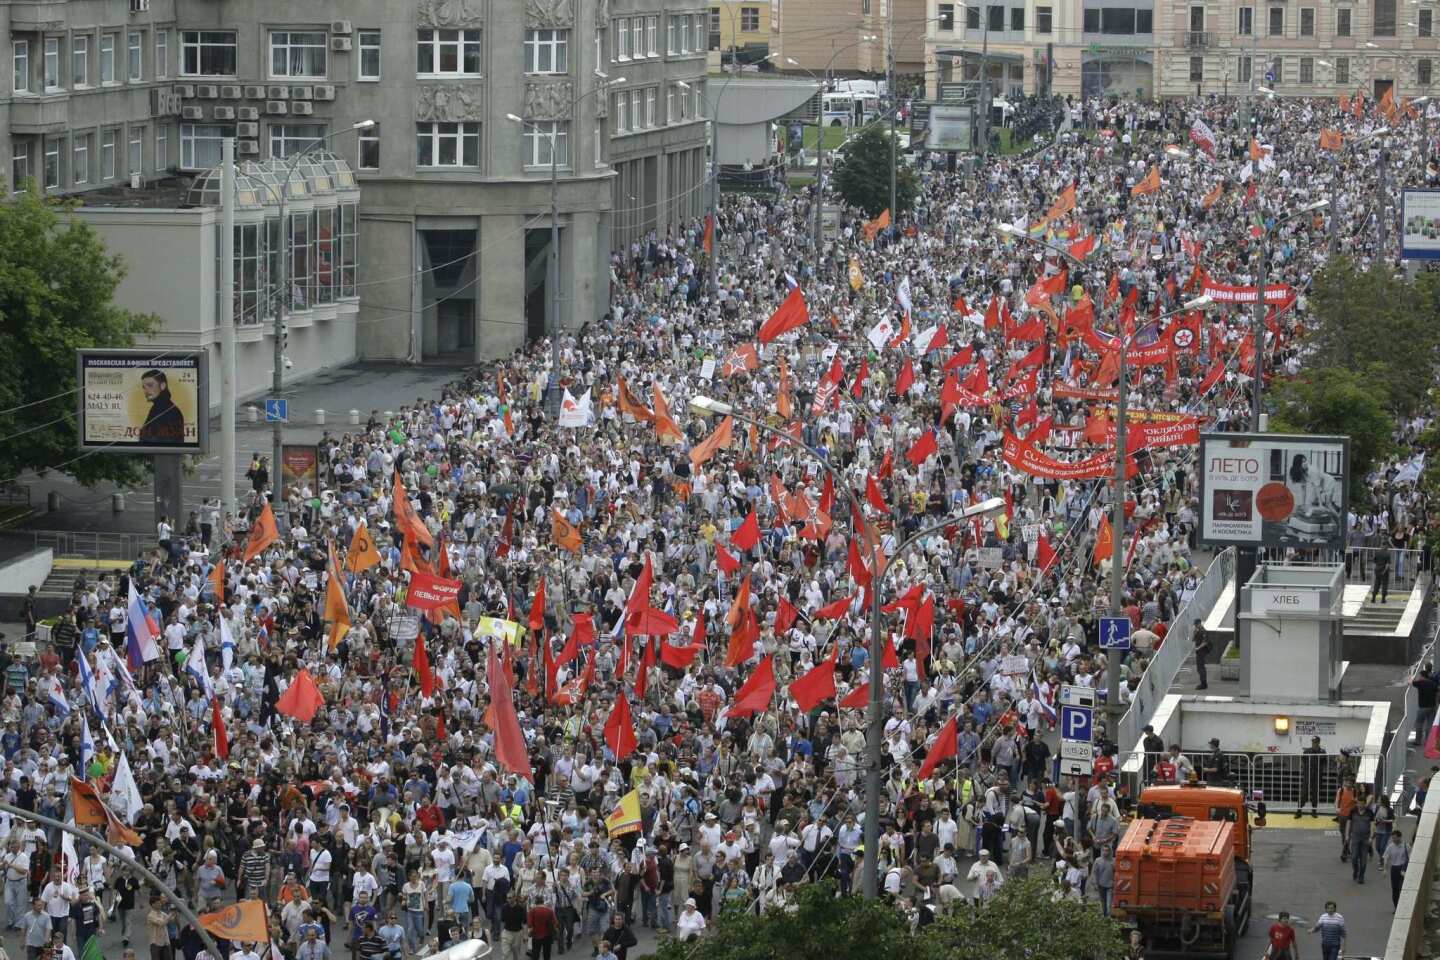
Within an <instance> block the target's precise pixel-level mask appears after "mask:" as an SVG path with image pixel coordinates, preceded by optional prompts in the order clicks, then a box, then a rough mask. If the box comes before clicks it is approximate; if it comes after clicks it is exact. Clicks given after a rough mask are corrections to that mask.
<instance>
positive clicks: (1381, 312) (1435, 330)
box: [1305, 257, 1440, 415]
mask: <svg viewBox="0 0 1440 960" xmlns="http://www.w3.org/2000/svg"><path fill="white" fill-rule="evenodd" d="M1311 300H1312V307H1313V311H1312V314H1311V319H1310V321H1309V322H1310V323H1311V329H1310V330H1309V333H1308V335H1307V338H1306V342H1307V344H1308V346H1309V347H1310V348H1311V350H1312V351H1313V353H1312V355H1310V356H1308V357H1307V358H1306V361H1305V365H1306V366H1307V367H1309V368H1312V369H1322V370H1323V369H1330V368H1338V369H1342V370H1348V371H1350V372H1351V373H1353V374H1355V375H1356V377H1357V378H1359V379H1361V380H1363V381H1364V382H1365V383H1366V384H1367V385H1368V386H1369V388H1370V389H1371V390H1373V391H1374V392H1375V393H1376V394H1377V395H1379V396H1380V398H1381V402H1382V403H1384V404H1386V405H1387V406H1389V407H1390V408H1391V409H1392V410H1393V411H1394V412H1396V413H1397V414H1400V415H1404V414H1407V413H1413V412H1414V411H1416V410H1418V409H1420V408H1421V406H1422V405H1424V403H1425V400H1426V391H1427V390H1428V389H1429V387H1430V384H1431V383H1432V382H1433V381H1434V371H1435V361H1436V356H1437V348H1440V278H1437V277H1436V276H1435V275H1434V274H1430V273H1425V274H1421V275H1419V276H1418V277H1416V279H1414V280H1408V279H1406V278H1405V277H1403V276H1399V275H1396V273H1395V272H1394V270H1393V269H1392V268H1391V267H1389V266H1388V265H1386V264H1383V263H1382V264H1377V265H1375V266H1372V267H1370V268H1369V269H1365V270H1362V269H1361V268H1360V267H1359V266H1358V265H1357V264H1356V263H1355V261H1353V260H1351V259H1350V258H1348V257H1337V258H1335V259H1333V260H1331V261H1330V262H1329V263H1328V264H1326V266H1325V267H1324V269H1322V270H1320V271H1319V272H1318V273H1317V274H1316V275H1315V288H1314V293H1313V295H1312V298H1311Z"/></svg>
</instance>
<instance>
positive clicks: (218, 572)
mask: <svg viewBox="0 0 1440 960" xmlns="http://www.w3.org/2000/svg"><path fill="white" fill-rule="evenodd" d="M210 586H212V587H213V588H215V603H216V605H219V604H222V603H224V602H225V561H224V559H223V558H222V559H220V560H216V561H215V566H213V567H211V568H210Z"/></svg>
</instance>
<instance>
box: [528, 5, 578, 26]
mask: <svg viewBox="0 0 1440 960" xmlns="http://www.w3.org/2000/svg"><path fill="white" fill-rule="evenodd" d="M525 22H526V23H527V24H529V25H530V26H532V27H568V26H570V25H571V24H573V23H574V22H575V0H525Z"/></svg>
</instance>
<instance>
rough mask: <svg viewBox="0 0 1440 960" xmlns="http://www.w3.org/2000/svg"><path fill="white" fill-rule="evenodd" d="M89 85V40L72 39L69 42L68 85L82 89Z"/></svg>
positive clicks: (84, 38) (87, 38) (82, 38)
mask: <svg viewBox="0 0 1440 960" xmlns="http://www.w3.org/2000/svg"><path fill="white" fill-rule="evenodd" d="M89 83H90V38H89V37H74V38H72V39H71V41H70V85H71V86H72V87H84V86H88V85H89Z"/></svg>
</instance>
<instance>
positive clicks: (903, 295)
mask: <svg viewBox="0 0 1440 960" xmlns="http://www.w3.org/2000/svg"><path fill="white" fill-rule="evenodd" d="M895 299H896V300H899V301H900V306H902V307H904V308H905V312H906V313H910V312H912V311H913V310H914V307H913V306H912V305H911V303H910V278H909V277H908V276H906V277H902V278H900V286H899V287H898V288H897V289H896V291H895Z"/></svg>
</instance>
